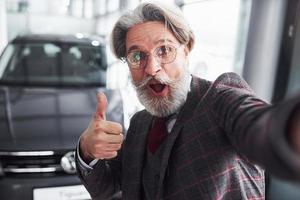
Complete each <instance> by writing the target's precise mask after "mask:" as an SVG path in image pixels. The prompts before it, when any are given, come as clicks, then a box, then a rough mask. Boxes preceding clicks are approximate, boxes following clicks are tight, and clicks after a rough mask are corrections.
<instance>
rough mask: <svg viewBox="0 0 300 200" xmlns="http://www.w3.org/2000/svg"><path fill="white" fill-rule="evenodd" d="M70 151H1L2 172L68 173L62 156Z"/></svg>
mask: <svg viewBox="0 0 300 200" xmlns="http://www.w3.org/2000/svg"><path fill="white" fill-rule="evenodd" d="M67 152H69V151H61V152H54V151H24V152H0V161H1V165H2V173H3V174H5V175H21V174H23V175H24V174H27V175H30V174H31V175H33V174H36V175H38V174H46V173H47V174H66V173H65V172H64V169H63V167H62V166H61V158H62V157H63V156H64V155H65V154H66V153H67Z"/></svg>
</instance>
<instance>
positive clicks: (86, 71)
mask: <svg viewBox="0 0 300 200" xmlns="http://www.w3.org/2000/svg"><path fill="white" fill-rule="evenodd" d="M1 60H2V61H1V63H0V80H1V82H5V83H13V84H28V85H81V86H82V85H102V86H103V85H105V83H106V68H107V64H106V62H107V61H106V54H105V49H104V46H92V45H78V44H68V43H59V44H54V43H27V44H10V45H9V46H8V47H7V48H6V50H5V51H4V53H3V55H2V59H1Z"/></svg>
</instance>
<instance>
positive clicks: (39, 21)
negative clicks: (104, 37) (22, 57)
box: [7, 13, 94, 40]
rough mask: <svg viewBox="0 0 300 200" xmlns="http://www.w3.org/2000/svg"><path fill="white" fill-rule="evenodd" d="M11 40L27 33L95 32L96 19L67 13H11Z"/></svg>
mask: <svg viewBox="0 0 300 200" xmlns="http://www.w3.org/2000/svg"><path fill="white" fill-rule="evenodd" d="M7 17H8V19H9V21H8V35H9V40H11V39H13V38H14V37H15V36H16V35H18V34H25V33H58V34H74V33H78V32H80V33H93V32H94V27H93V26H94V21H93V20H91V19H82V18H76V17H70V16H65V15H57V16H53V15H52V16H50V15H43V14H24V13H10V14H8V15H7Z"/></svg>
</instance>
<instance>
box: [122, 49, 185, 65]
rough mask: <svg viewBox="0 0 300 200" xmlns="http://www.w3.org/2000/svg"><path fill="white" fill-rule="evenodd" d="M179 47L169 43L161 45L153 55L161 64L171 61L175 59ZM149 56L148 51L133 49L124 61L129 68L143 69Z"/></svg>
mask: <svg viewBox="0 0 300 200" xmlns="http://www.w3.org/2000/svg"><path fill="white" fill-rule="evenodd" d="M180 46H181V45H180ZM180 46H179V47H180ZM179 47H174V46H173V45H169V44H165V45H161V46H159V47H157V48H156V49H155V50H154V52H153V56H154V57H155V59H156V60H157V61H158V62H159V63H161V64H168V63H171V62H173V61H174V60H175V58H176V54H177V49H178V48H179ZM149 56H150V53H147V52H143V51H139V50H133V51H131V52H129V53H128V54H127V57H126V61H127V63H128V65H129V67H131V68H134V69H143V68H145V67H146V65H147V62H148V58H149Z"/></svg>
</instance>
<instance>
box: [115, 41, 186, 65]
mask: <svg viewBox="0 0 300 200" xmlns="http://www.w3.org/2000/svg"><path fill="white" fill-rule="evenodd" d="M182 45H183V44H180V45H179V46H177V47H176V46H175V45H172V44H165V46H171V47H173V48H174V49H175V54H174V58H173V59H172V60H171V61H169V62H161V60H157V61H158V62H160V64H169V63H172V62H174V60H175V59H176V57H177V51H178V49H179V48H181V46H182ZM162 46H163V45H160V46H158V47H156V48H155V49H154V51H153V52H156V51H157V50H158V49H159V48H160V47H162ZM137 51H139V50H137ZM132 52H135V51H132ZM132 52H129V53H132ZM139 52H142V53H144V54H145V57H146V58H145V64H144V66H143V67H141V65H132V64H131V63H130V62H129V61H128V59H127V56H128V54H127V56H126V57H123V58H122V59H121V60H122V61H124V62H126V63H127V65H128V66H129V67H130V68H131V69H137V70H141V69H145V68H146V66H147V64H148V59H149V56H150V55H151V54H153V53H149V52H145V51H139ZM153 56H154V58H155V59H158V56H157V54H154V55H153ZM133 66H137V67H133Z"/></svg>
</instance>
